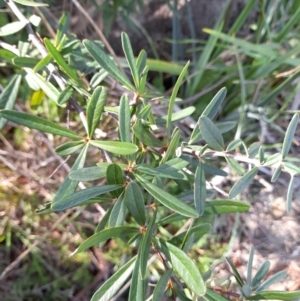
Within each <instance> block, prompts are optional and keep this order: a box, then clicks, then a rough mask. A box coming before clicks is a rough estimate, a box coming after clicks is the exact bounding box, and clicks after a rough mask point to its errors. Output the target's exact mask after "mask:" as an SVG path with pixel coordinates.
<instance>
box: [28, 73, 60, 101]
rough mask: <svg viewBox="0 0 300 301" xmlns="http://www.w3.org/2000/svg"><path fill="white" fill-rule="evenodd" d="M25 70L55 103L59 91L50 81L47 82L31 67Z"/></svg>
mask: <svg viewBox="0 0 300 301" xmlns="http://www.w3.org/2000/svg"><path fill="white" fill-rule="evenodd" d="M26 72H27V73H28V74H29V75H30V76H31V77H32V78H33V80H34V81H35V82H36V83H37V84H38V85H39V87H40V88H41V89H42V90H43V91H44V92H45V94H46V95H47V96H48V97H49V99H51V100H53V101H54V102H55V103H56V104H58V103H57V100H58V97H59V94H60V93H59V91H58V90H57V89H56V88H55V87H54V86H53V85H52V84H51V83H50V82H48V81H47V80H46V79H45V78H44V77H42V76H41V75H40V74H38V73H35V72H34V71H33V70H31V69H26Z"/></svg>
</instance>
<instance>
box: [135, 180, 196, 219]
mask: <svg viewBox="0 0 300 301" xmlns="http://www.w3.org/2000/svg"><path fill="white" fill-rule="evenodd" d="M135 177H136V179H137V180H138V181H139V182H140V183H141V185H142V186H143V187H144V188H145V189H146V190H147V191H148V192H149V193H150V194H151V195H152V196H153V197H154V198H155V199H156V200H157V201H159V202H160V203H161V204H163V205H164V206H165V207H167V208H169V209H171V210H173V211H175V212H178V213H179V214H181V215H184V216H188V217H198V216H199V215H198V213H197V211H196V210H195V209H193V208H191V207H190V206H188V205H187V204H185V203H183V202H182V201H180V200H179V199H177V198H175V197H174V196H173V195H171V194H170V193H168V192H166V191H165V190H163V189H161V188H159V187H158V186H156V185H154V184H152V183H150V182H148V181H146V180H144V179H143V178H142V177H141V176H139V175H135Z"/></svg>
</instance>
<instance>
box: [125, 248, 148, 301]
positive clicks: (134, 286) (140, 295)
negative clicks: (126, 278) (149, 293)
mask: <svg viewBox="0 0 300 301" xmlns="http://www.w3.org/2000/svg"><path fill="white" fill-rule="evenodd" d="M140 256H141V253H140V252H139V254H138V258H137V261H136V262H135V266H134V269H133V273H132V277H131V285H130V290H129V296H128V300H135V301H144V300H145V289H144V283H145V281H144V280H143V279H142V277H141V275H140Z"/></svg>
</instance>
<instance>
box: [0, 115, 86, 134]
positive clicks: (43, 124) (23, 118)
mask: <svg viewBox="0 0 300 301" xmlns="http://www.w3.org/2000/svg"><path fill="white" fill-rule="evenodd" d="M0 117H3V118H5V119H7V120H9V121H12V122H15V123H17V124H21V125H24V126H27V127H29V128H31V129H35V130H38V131H41V132H46V133H50V134H54V135H59V136H62V137H68V138H73V139H80V138H81V137H80V136H78V135H77V134H76V133H75V132H73V131H71V130H69V129H67V128H64V127H63V126H61V125H59V124H57V123H54V122H52V121H49V120H46V119H43V118H40V117H37V116H34V115H31V114H28V113H23V112H17V111H12V110H1V111H0Z"/></svg>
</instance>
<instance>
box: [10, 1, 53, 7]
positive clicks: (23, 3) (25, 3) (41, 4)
mask: <svg viewBox="0 0 300 301" xmlns="http://www.w3.org/2000/svg"><path fill="white" fill-rule="evenodd" d="M14 2H17V3H19V4H22V5H25V6H33V7H37V6H48V4H47V3H38V2H34V1H30V0H14Z"/></svg>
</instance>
